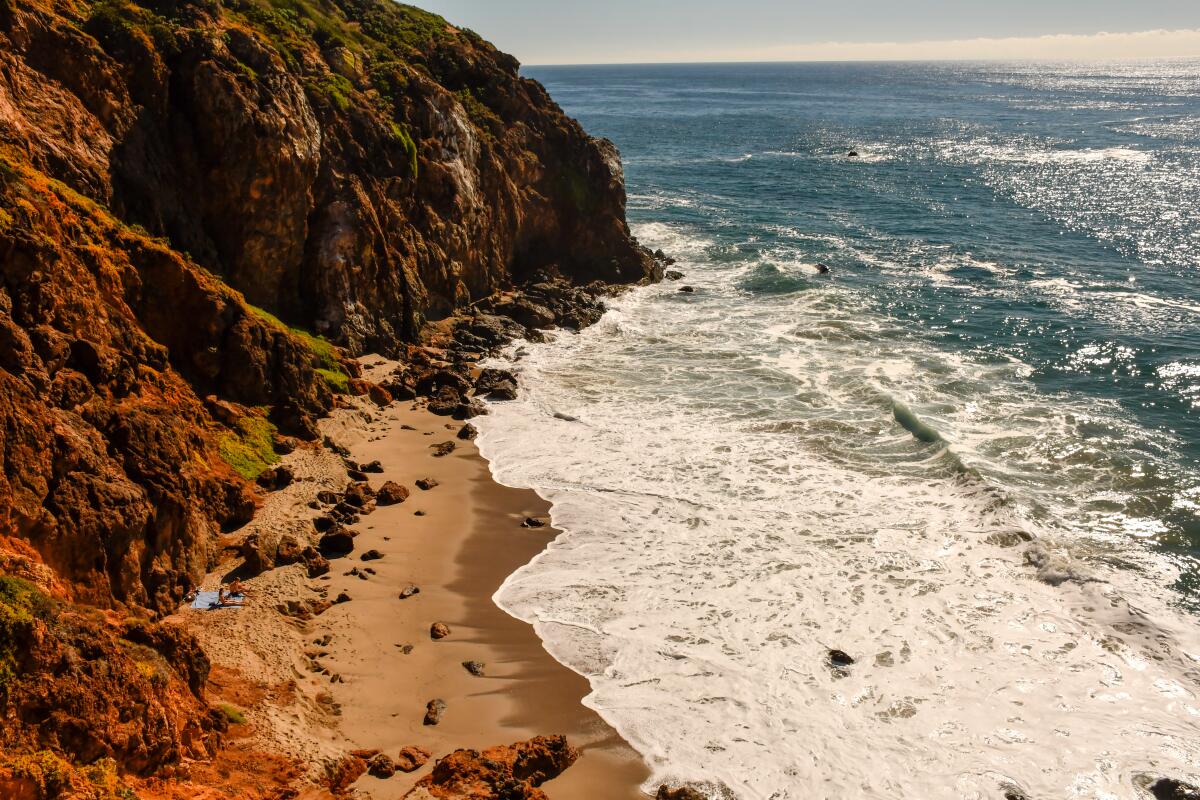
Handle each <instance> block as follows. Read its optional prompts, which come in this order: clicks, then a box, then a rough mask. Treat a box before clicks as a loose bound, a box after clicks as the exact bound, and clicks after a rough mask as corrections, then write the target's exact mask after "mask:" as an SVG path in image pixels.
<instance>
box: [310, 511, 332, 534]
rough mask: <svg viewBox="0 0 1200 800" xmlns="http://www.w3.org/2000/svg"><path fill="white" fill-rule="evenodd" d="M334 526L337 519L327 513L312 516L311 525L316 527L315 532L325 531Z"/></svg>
mask: <svg viewBox="0 0 1200 800" xmlns="http://www.w3.org/2000/svg"><path fill="white" fill-rule="evenodd" d="M336 526H337V520H335V519H334V518H333V517H331V516H329V515H328V514H325V515H322V516H320V517H314V518H313V527H314V528H316V530H317V533H325V532H326V531H330V530H333V529H334V528H335V527H336Z"/></svg>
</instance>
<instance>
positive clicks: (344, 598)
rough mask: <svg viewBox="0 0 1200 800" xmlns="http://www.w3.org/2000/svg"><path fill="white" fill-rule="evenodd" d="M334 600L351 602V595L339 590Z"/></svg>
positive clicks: (336, 601)
mask: <svg viewBox="0 0 1200 800" xmlns="http://www.w3.org/2000/svg"><path fill="white" fill-rule="evenodd" d="M333 602H335V603H349V602H350V595H348V594H346V593H345V592H339V593H338V596H337V597H335V598H334V599H333Z"/></svg>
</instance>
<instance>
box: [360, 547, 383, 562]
mask: <svg viewBox="0 0 1200 800" xmlns="http://www.w3.org/2000/svg"><path fill="white" fill-rule="evenodd" d="M359 558H361V559H362V560H363V561H378V560H379V559H381V558H383V553H381V552H379V551H378V550H374V549H372V550H368V551H367V552H365V553H363V554H362V555H361V556H359Z"/></svg>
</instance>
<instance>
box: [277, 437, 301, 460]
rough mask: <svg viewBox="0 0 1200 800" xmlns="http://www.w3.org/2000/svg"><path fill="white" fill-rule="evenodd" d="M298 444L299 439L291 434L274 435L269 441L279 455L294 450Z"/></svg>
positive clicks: (284, 454)
mask: <svg viewBox="0 0 1200 800" xmlns="http://www.w3.org/2000/svg"><path fill="white" fill-rule="evenodd" d="M299 446H300V441H299V440H298V439H296V438H295V437H293V436H278V435H277V436H276V437H275V440H274V441H273V442H272V443H271V448H272V449H273V450H274V451H275V452H276V453H278V454H279V455H281V456H286V455H287V454H289V453H294V452H296V448H297V447H299Z"/></svg>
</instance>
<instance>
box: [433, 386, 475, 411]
mask: <svg viewBox="0 0 1200 800" xmlns="http://www.w3.org/2000/svg"><path fill="white" fill-rule="evenodd" d="M466 403H467V400H466V399H465V395H464V394H463V393H462V392H461V391H459V390H458V389H456V388H454V387H453V386H443V387H442V388H441V389H439V390H438V392H437V394H435V395H433V396H432V397H430V398H429V402H428V403H427V404H426V406H425V407H426V408H428V409H429V411H430V413H433V414H437V415H438V416H439V417H449V416H451V415H453V414H455V413H457V412H458V410H459V408H460V407H461V406H463V405H465V404H466Z"/></svg>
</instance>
